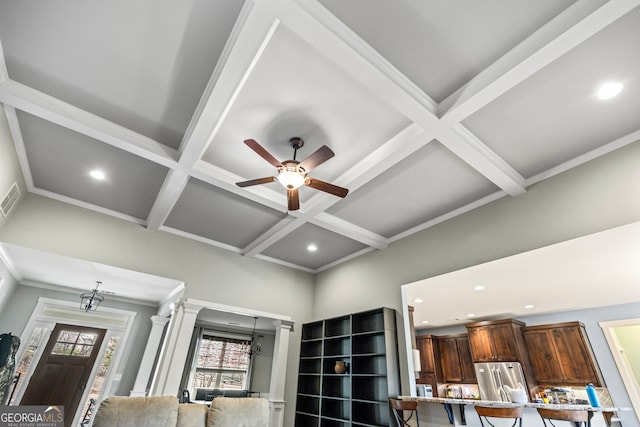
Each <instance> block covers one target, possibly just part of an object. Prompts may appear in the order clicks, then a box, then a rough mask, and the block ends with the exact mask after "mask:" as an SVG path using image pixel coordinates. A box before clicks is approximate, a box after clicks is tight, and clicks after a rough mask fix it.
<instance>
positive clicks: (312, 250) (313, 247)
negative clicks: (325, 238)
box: [307, 243, 318, 252]
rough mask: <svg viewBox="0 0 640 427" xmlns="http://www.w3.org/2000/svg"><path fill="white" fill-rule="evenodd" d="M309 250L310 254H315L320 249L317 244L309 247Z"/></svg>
mask: <svg viewBox="0 0 640 427" xmlns="http://www.w3.org/2000/svg"><path fill="white" fill-rule="evenodd" d="M307 250H308V251H309V252H315V251H317V250H318V247H317V246H316V244H315V243H311V244H310V245H309V246H307Z"/></svg>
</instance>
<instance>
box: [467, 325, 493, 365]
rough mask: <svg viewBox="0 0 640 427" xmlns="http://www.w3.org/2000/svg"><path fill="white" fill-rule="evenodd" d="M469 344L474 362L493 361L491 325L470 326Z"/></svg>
mask: <svg viewBox="0 0 640 427" xmlns="http://www.w3.org/2000/svg"><path fill="white" fill-rule="evenodd" d="M468 333H469V345H470V347H471V354H472V355H473V361H474V362H493V361H494V360H495V359H494V355H493V347H492V345H491V333H490V331H489V327H486V326H482V327H477V328H469V329H468Z"/></svg>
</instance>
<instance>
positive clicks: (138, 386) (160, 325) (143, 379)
mask: <svg viewBox="0 0 640 427" xmlns="http://www.w3.org/2000/svg"><path fill="white" fill-rule="evenodd" d="M167 322H169V318H168V317H161V316H151V332H149V338H148V339H147V346H146V347H145V349H144V354H143V355H142V360H141V361H140V368H139V369H138V376H137V377H136V382H135V384H134V385H133V390H131V393H129V396H146V395H147V392H148V390H147V385H148V384H149V379H150V378H151V370H152V369H153V362H154V361H155V360H156V356H157V354H158V351H160V343H161V340H162V333H163V332H164V327H165V326H166V325H167Z"/></svg>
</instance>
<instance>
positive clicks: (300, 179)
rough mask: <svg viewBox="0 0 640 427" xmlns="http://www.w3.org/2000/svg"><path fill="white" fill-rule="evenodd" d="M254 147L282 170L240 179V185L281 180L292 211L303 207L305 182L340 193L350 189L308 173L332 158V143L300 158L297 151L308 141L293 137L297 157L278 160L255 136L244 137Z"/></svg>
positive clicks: (292, 141)
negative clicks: (270, 174) (272, 174)
mask: <svg viewBox="0 0 640 427" xmlns="http://www.w3.org/2000/svg"><path fill="white" fill-rule="evenodd" d="M244 143H245V144H247V145H248V146H249V148H251V149H252V150H253V151H255V152H256V153H258V155H259V156H260V157H262V158H263V159H265V160H266V161H267V162H269V163H271V164H272V165H273V166H275V167H276V169H277V170H278V176H269V177H266V178H258V179H250V180H249V181H242V182H236V185H237V186H238V187H249V186H251V185H259V184H268V183H270V182H274V181H279V182H280V183H281V184H282V185H283V186H284V188H286V189H287V205H288V208H289V210H290V211H295V210H298V209H300V199H299V195H298V188H300V187H301V186H303V185H306V186H307V187H311V188H315V189H316V190H320V191H324V192H325V193H329V194H333V195H334V196H338V197H345V196H346V195H347V193H348V192H349V190H348V189H346V188H343V187H338V186H337V185H334V184H330V183H328V182H324V181H320V180H319V179H315V178H311V177H309V176H307V173H308V172H309V171H310V170H312V169H314V168H316V167H317V166H319V165H321V164H322V163H324V162H326V161H327V160H329V159H330V158H332V157H333V156H334V155H335V154H334V152H333V151H331V149H330V148H329V147H327V146H326V145H323V146H322V147H320V148H319V149H317V150H316V151H315V152H313V153H312V154H311V155H310V156H309V157H307V158H306V159H304V160H303V161H301V162H299V161H297V160H296V154H297V152H298V150H299V149H300V148H302V146H304V141H303V140H302V139H300V138H297V137H295V138H291V139H290V140H289V145H291V147H292V148H293V160H285V161H283V162H280V161H278V159H276V158H275V157H273V156H272V155H271V154H270V153H269V152H268V151H267V150H266V149H265V148H264V147H263V146H262V145H260V144H258V142H256V140H254V139H247V140H245V141H244Z"/></svg>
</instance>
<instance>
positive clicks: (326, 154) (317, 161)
mask: <svg viewBox="0 0 640 427" xmlns="http://www.w3.org/2000/svg"><path fill="white" fill-rule="evenodd" d="M333 156H335V153H334V152H333V151H332V150H331V148H329V147H327V146H326V145H323V146H322V147H320V148H318V149H317V150H316V151H314V152H313V153H312V154H311V155H310V156H309V157H307V158H306V159H304V160H303V161H301V162H300V164H299V165H298V170H299V171H301V172H302V173H307V172H309V171H310V170H311V169H314V168H316V167H317V166H319V165H321V164H322V163H324V162H326V161H327V160H329V159H330V158H332V157H333Z"/></svg>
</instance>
